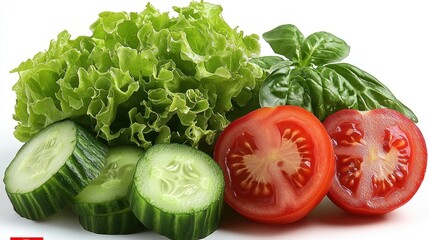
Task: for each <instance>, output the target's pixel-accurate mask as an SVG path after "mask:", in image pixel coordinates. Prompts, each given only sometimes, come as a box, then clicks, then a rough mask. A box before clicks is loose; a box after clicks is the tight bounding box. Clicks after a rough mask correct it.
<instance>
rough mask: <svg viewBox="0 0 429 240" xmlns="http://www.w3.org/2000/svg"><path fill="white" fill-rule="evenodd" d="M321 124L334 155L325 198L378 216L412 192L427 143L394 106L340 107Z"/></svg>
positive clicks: (420, 175) (423, 168)
mask: <svg viewBox="0 0 429 240" xmlns="http://www.w3.org/2000/svg"><path fill="white" fill-rule="evenodd" d="M323 124H324V126H325V128H326V130H327V131H328V134H329V135H330V136H331V138H332V141H333V144H334V153H335V158H336V174H335V176H334V179H333V182H332V187H331V189H330V190H329V193H328V197H329V199H330V200H331V201H332V202H333V203H335V204H336V205H337V206H338V207H340V208H342V209H343V210H345V211H346V212H349V213H352V214H357V215H380V214H385V213H388V212H391V211H393V210H395V209H397V208H399V207H401V206H402V205H404V204H405V203H407V202H408V201H409V200H410V199H411V198H412V197H413V196H414V195H415V193H416V192H417V190H418V189H419V187H420V185H421V183H422V181H423V179H424V176H425V172H426V167H427V147H426V143H425V140H424V137H423V134H422V133H421V131H420V130H419V128H418V127H417V125H416V124H415V123H414V122H412V121H411V120H410V119H408V118H407V117H405V116H404V115H402V114H401V113H399V112H397V111H395V110H391V109H375V110H370V111H357V110H341V111H338V112H336V113H334V114H332V115H330V116H328V117H327V118H326V119H325V121H324V123H323ZM351 166H352V167H351ZM346 175H347V176H346ZM351 183H352V184H351Z"/></svg>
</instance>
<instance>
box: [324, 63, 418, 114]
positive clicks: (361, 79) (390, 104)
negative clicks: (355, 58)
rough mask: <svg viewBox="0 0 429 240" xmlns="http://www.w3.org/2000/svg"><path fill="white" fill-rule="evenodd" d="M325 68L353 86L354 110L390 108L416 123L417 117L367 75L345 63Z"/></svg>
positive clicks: (372, 77)
mask: <svg viewBox="0 0 429 240" xmlns="http://www.w3.org/2000/svg"><path fill="white" fill-rule="evenodd" d="M325 67H326V68H329V69H332V70H334V71H335V72H336V73H337V74H339V75H341V76H342V77H343V78H345V79H347V81H348V83H349V84H350V85H351V86H353V88H354V89H355V91H356V94H357V106H356V109H359V110H370V109H376V108H384V107H385V108H390V109H394V110H396V111H398V112H401V113H402V114H404V115H405V116H407V117H408V118H410V119H411V120H412V121H414V122H418V119H417V116H416V115H415V114H414V113H413V112H412V111H411V110H410V109H409V108H408V107H407V106H405V105H404V104H403V103H402V102H400V101H399V100H398V99H397V98H396V97H395V96H394V95H393V93H392V92H391V91H390V90H389V89H388V88H387V87H386V86H385V85H384V84H382V83H381V82H380V81H379V80H377V79H376V78H375V77H374V76H372V75H370V74H369V73H367V72H365V71H363V70H361V69H359V68H358V67H356V66H353V65H351V64H347V63H336V64H329V65H326V66H325Z"/></svg>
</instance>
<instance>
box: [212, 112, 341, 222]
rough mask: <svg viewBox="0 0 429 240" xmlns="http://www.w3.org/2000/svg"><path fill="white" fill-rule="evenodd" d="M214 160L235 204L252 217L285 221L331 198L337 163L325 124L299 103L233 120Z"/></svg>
mask: <svg viewBox="0 0 429 240" xmlns="http://www.w3.org/2000/svg"><path fill="white" fill-rule="evenodd" d="M291 143H293V144H291ZM293 149H298V150H299V151H298V150H297V151H294V150H293ZM279 156H282V157H279ZM286 156H287V157H286ZM214 159H215V161H216V162H217V163H218V164H219V165H220V166H221V168H222V170H223V172H224V178H225V183H226V184H225V202H226V203H227V204H228V205H229V206H231V207H232V208H233V209H235V210H236V211H237V212H238V213H239V214H241V215H243V216H245V217H247V218H249V219H251V220H254V221H258V222H263V223H280V224H282V223H290V222H294V221H297V220H299V219H301V218H303V217H304V216H306V215H307V214H308V213H309V212H310V211H311V210H312V209H313V208H314V207H315V206H316V205H317V204H318V203H319V202H320V201H321V200H322V199H323V198H324V196H326V193H327V192H328V190H329V188H330V185H331V182H332V178H333V175H334V164H335V163H334V155H333V148H332V144H331V141H330V138H329V136H328V134H327V133H326V130H325V129H324V127H323V125H322V123H321V122H320V121H319V120H318V119H317V118H316V117H315V116H314V115H313V114H312V113H310V112H309V111H307V110H305V109H303V108H300V107H296V106H278V107H274V108H269V107H264V108H260V109H257V110H254V111H253V112H251V113H249V114H247V115H245V116H243V117H242V118H239V119H237V120H235V121H233V122H232V123H230V124H229V125H228V126H227V127H226V129H225V130H224V131H223V132H222V133H221V134H220V136H219V138H218V140H217V142H216V145H215V150H214ZM255 169H256V170H255ZM294 169H297V170H296V171H294Z"/></svg>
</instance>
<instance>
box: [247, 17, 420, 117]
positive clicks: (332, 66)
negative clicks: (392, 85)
mask: <svg viewBox="0 0 429 240" xmlns="http://www.w3.org/2000/svg"><path fill="white" fill-rule="evenodd" d="M262 36H263V38H264V39H265V41H267V42H268V43H269V44H270V46H271V48H272V49H273V51H274V52H275V53H277V54H279V55H283V56H284V57H285V58H282V57H279V56H264V57H260V58H257V59H253V60H252V62H254V63H256V64H258V65H259V66H260V67H261V68H263V69H264V70H265V72H266V73H267V75H268V76H267V78H266V79H265V81H264V83H263V84H262V86H261V88H260V92H259V102H260V105H261V106H262V107H265V106H277V105H296V106H301V107H303V108H305V109H307V110H309V111H311V112H313V113H314V115H315V116H316V117H318V118H319V119H320V120H321V121H323V120H324V119H325V118H326V117H327V116H328V115H330V114H332V113H334V112H336V111H338V110H341V109H357V110H370V109H376V108H390V109H394V110H397V111H399V112H401V113H403V114H404V115H405V116H407V117H408V118H410V119H411V120H413V121H414V122H417V121H418V120H417V117H416V116H415V114H414V113H413V112H412V111H411V110H410V109H409V108H408V107H406V106H405V105H404V104H402V103H401V102H400V101H399V100H398V99H397V98H396V97H395V96H394V95H393V93H392V92H391V91H390V90H389V89H388V88H387V87H386V86H385V85H383V84H382V83H381V82H380V81H379V80H377V79H376V78H375V77H374V76H372V75H370V74H369V73H367V72H365V71H363V70H361V69H359V68H358V67H356V66H353V65H351V64H348V63H340V61H341V60H343V59H344V58H345V57H347V56H348V54H349V52H350V47H349V46H348V45H347V43H346V42H345V41H344V40H342V39H340V38H338V37H336V36H334V35H332V34H330V33H327V32H316V33H313V34H311V35H309V36H308V37H307V38H304V36H303V34H302V33H301V32H300V31H299V30H298V28H297V27H296V26H294V25H291V24H288V25H281V26H279V27H276V28H274V29H273V30H271V31H269V32H266V33H264V34H263V35H262Z"/></svg>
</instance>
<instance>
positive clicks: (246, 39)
mask: <svg viewBox="0 0 429 240" xmlns="http://www.w3.org/2000/svg"><path fill="white" fill-rule="evenodd" d="M174 10H175V11H176V12H177V14H176V16H175V17H170V16H169V14H168V13H161V12H159V11H158V10H157V9H155V8H154V7H153V6H152V5H150V4H148V5H147V6H146V9H145V10H144V11H142V12H140V13H135V12H132V13H125V12H103V13H100V14H99V18H98V19H97V20H96V21H95V22H94V23H93V24H92V25H91V27H90V29H91V31H92V36H79V37H77V38H75V39H72V38H71V36H70V34H69V33H68V32H67V31H63V32H61V33H59V34H58V37H57V39H56V40H52V41H51V43H50V45H49V48H48V49H47V50H46V51H43V52H40V53H38V54H36V55H35V56H34V57H33V58H32V59H29V60H27V61H25V62H23V63H21V64H20V65H19V66H18V67H17V68H15V69H14V70H12V72H17V73H19V80H18V81H17V83H16V84H15V85H14V87H13V90H14V91H15V92H16V97H17V99H16V106H15V114H14V119H15V120H17V121H18V125H17V127H16V129H15V132H14V134H15V137H16V138H17V139H19V140H21V141H27V140H29V139H30V138H31V137H32V136H33V135H34V134H35V133H37V132H38V131H40V130H41V129H42V128H44V127H46V126H47V125H49V124H51V123H53V122H56V121H59V120H62V119H73V120H75V121H77V122H79V123H81V124H83V125H85V126H88V127H90V128H91V129H92V130H93V131H95V132H96V134H97V135H98V136H99V137H101V138H103V139H105V140H107V141H108V142H109V143H110V144H112V145H114V144H131V143H134V144H136V145H139V146H141V147H143V148H148V147H150V146H152V145H153V144H155V143H161V142H162V143H163V142H179V143H185V144H188V145H191V146H195V147H197V146H200V147H201V146H209V148H210V146H212V145H213V143H214V141H215V138H216V136H217V134H218V133H219V132H220V131H221V130H222V129H223V128H224V127H225V126H226V125H227V124H228V123H229V122H230V121H231V120H232V119H234V118H236V117H238V116H240V115H242V114H244V113H246V112H248V111H250V110H251V108H252V107H253V106H254V107H257V102H258V100H257V99H256V100H255V98H257V95H258V89H259V86H260V84H261V81H262V77H263V71H262V69H261V68H260V67H259V66H258V65H257V64H254V63H251V62H250V59H251V58H254V57H257V56H258V54H259V51H260V46H259V43H258V40H259V38H258V36H257V35H249V36H245V35H244V34H243V33H242V32H240V31H237V29H235V28H231V27H230V26H229V25H228V24H227V23H226V22H225V21H224V19H223V18H222V16H221V12H222V8H221V7H220V6H219V5H213V4H209V3H205V2H191V3H190V5H189V6H188V7H183V8H179V7H174ZM238 113H240V114H238Z"/></svg>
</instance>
